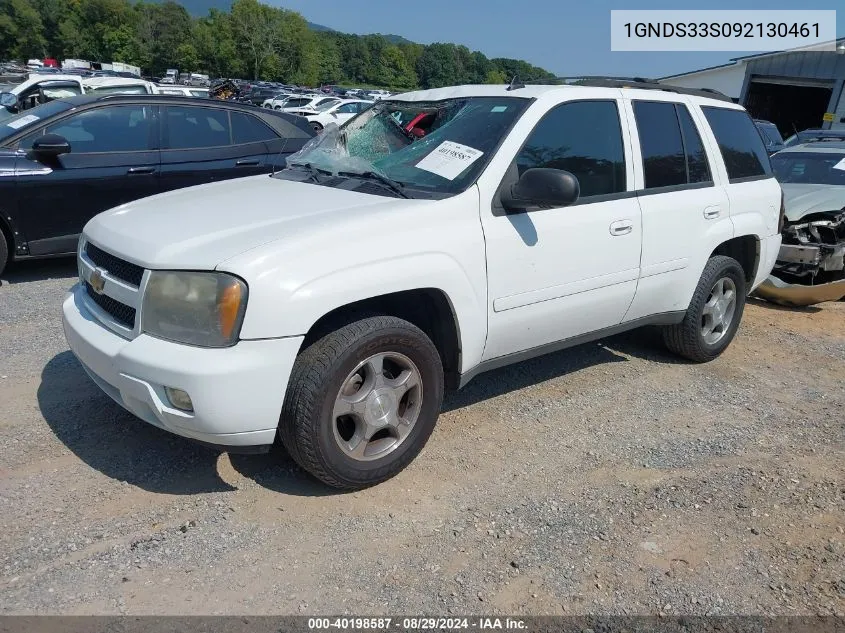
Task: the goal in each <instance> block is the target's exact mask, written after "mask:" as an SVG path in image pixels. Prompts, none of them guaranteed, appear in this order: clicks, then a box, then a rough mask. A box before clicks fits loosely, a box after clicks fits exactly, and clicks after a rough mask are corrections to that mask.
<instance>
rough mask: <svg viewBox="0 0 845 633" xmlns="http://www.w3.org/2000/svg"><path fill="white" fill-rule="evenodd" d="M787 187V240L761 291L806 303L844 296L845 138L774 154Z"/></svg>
mask: <svg viewBox="0 0 845 633" xmlns="http://www.w3.org/2000/svg"><path fill="white" fill-rule="evenodd" d="M772 167H773V168H774V171H775V175H776V176H777V178H778V180H779V181H780V183H781V186H782V187H783V193H784V201H785V205H786V218H785V223H784V227H783V231H782V235H783V244H782V246H781V249H780V254H779V255H778V260H777V263H776V264H775V267H774V269H773V270H772V274H771V275H770V276H769V278H768V279H767V280H766V281H765V282H764V283H763V284H761V285H760V286H759V287H758V288H757V290H756V292H755V294H756V296H758V297H762V298H763V299H767V300H769V301H773V302H775V303H781V304H785V305H795V306H807V305H813V304H815V303H821V302H823V301H838V300H840V299H843V298H845V143H843V142H841V141H816V142H810V143H804V144H802V145H796V146H794V147H790V148H787V149H785V150H783V151H780V152H778V153H777V154H775V155H774V156H772Z"/></svg>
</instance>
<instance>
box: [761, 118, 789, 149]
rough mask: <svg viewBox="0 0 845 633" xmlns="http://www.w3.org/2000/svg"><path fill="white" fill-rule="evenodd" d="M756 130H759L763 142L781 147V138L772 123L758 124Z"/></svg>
mask: <svg viewBox="0 0 845 633" xmlns="http://www.w3.org/2000/svg"><path fill="white" fill-rule="evenodd" d="M757 129H758V130H760V134H762V135H763V139H764V140H765V141H767V142H769V143H773V144H775V145H781V144H782V143H783V137H782V136H781V135H780V132H779V131H778V129H777V127H775V124H774V123H758V124H757Z"/></svg>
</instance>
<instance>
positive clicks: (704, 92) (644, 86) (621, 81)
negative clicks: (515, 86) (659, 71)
mask: <svg viewBox="0 0 845 633" xmlns="http://www.w3.org/2000/svg"><path fill="white" fill-rule="evenodd" d="M525 83H527V84H549V85H563V86H593V87H598V88H637V89H639V90H663V91H665V92H675V93H677V94H684V95H693V96H696V97H707V98H709V99H719V100H720V101H728V102H730V103H733V99H731V98H730V97H729V96H727V95H726V94H724V93H721V92H719V91H718V90H713V89H712V88H683V87H681V86H673V85H672V84H663V83H659V82H658V81H657V80H656V79H647V78H644V77H606V76H602V75H584V76H581V77H555V78H553V79H538V80H534V81H526V82H525Z"/></svg>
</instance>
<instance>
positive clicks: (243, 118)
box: [232, 112, 277, 145]
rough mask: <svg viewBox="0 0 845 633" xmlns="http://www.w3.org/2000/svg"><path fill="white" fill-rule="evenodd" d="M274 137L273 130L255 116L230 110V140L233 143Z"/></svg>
mask: <svg viewBox="0 0 845 633" xmlns="http://www.w3.org/2000/svg"><path fill="white" fill-rule="evenodd" d="M274 138H277V136H276V134H275V132H273V130H271V129H270V128H269V127H267V125H265V124H264V123H263V122H262V121H260V120H259V119H257V118H256V117H254V116H251V115H249V114H244V113H242V112H232V140H233V142H234V143H235V145H239V144H241V143H255V142H257V141H269V140H272V139H274Z"/></svg>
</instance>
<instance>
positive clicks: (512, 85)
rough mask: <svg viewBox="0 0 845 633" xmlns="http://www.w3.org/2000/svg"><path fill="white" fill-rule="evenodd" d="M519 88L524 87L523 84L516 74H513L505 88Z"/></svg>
mask: <svg viewBox="0 0 845 633" xmlns="http://www.w3.org/2000/svg"><path fill="white" fill-rule="evenodd" d="M520 88H525V84H524V83H522V82H521V81H520V80H519V78H518V77H517V76H516V75H514V76H513V78H512V79H511V83H510V85H509V86H508V87H507V88H506V90H519V89H520Z"/></svg>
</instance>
